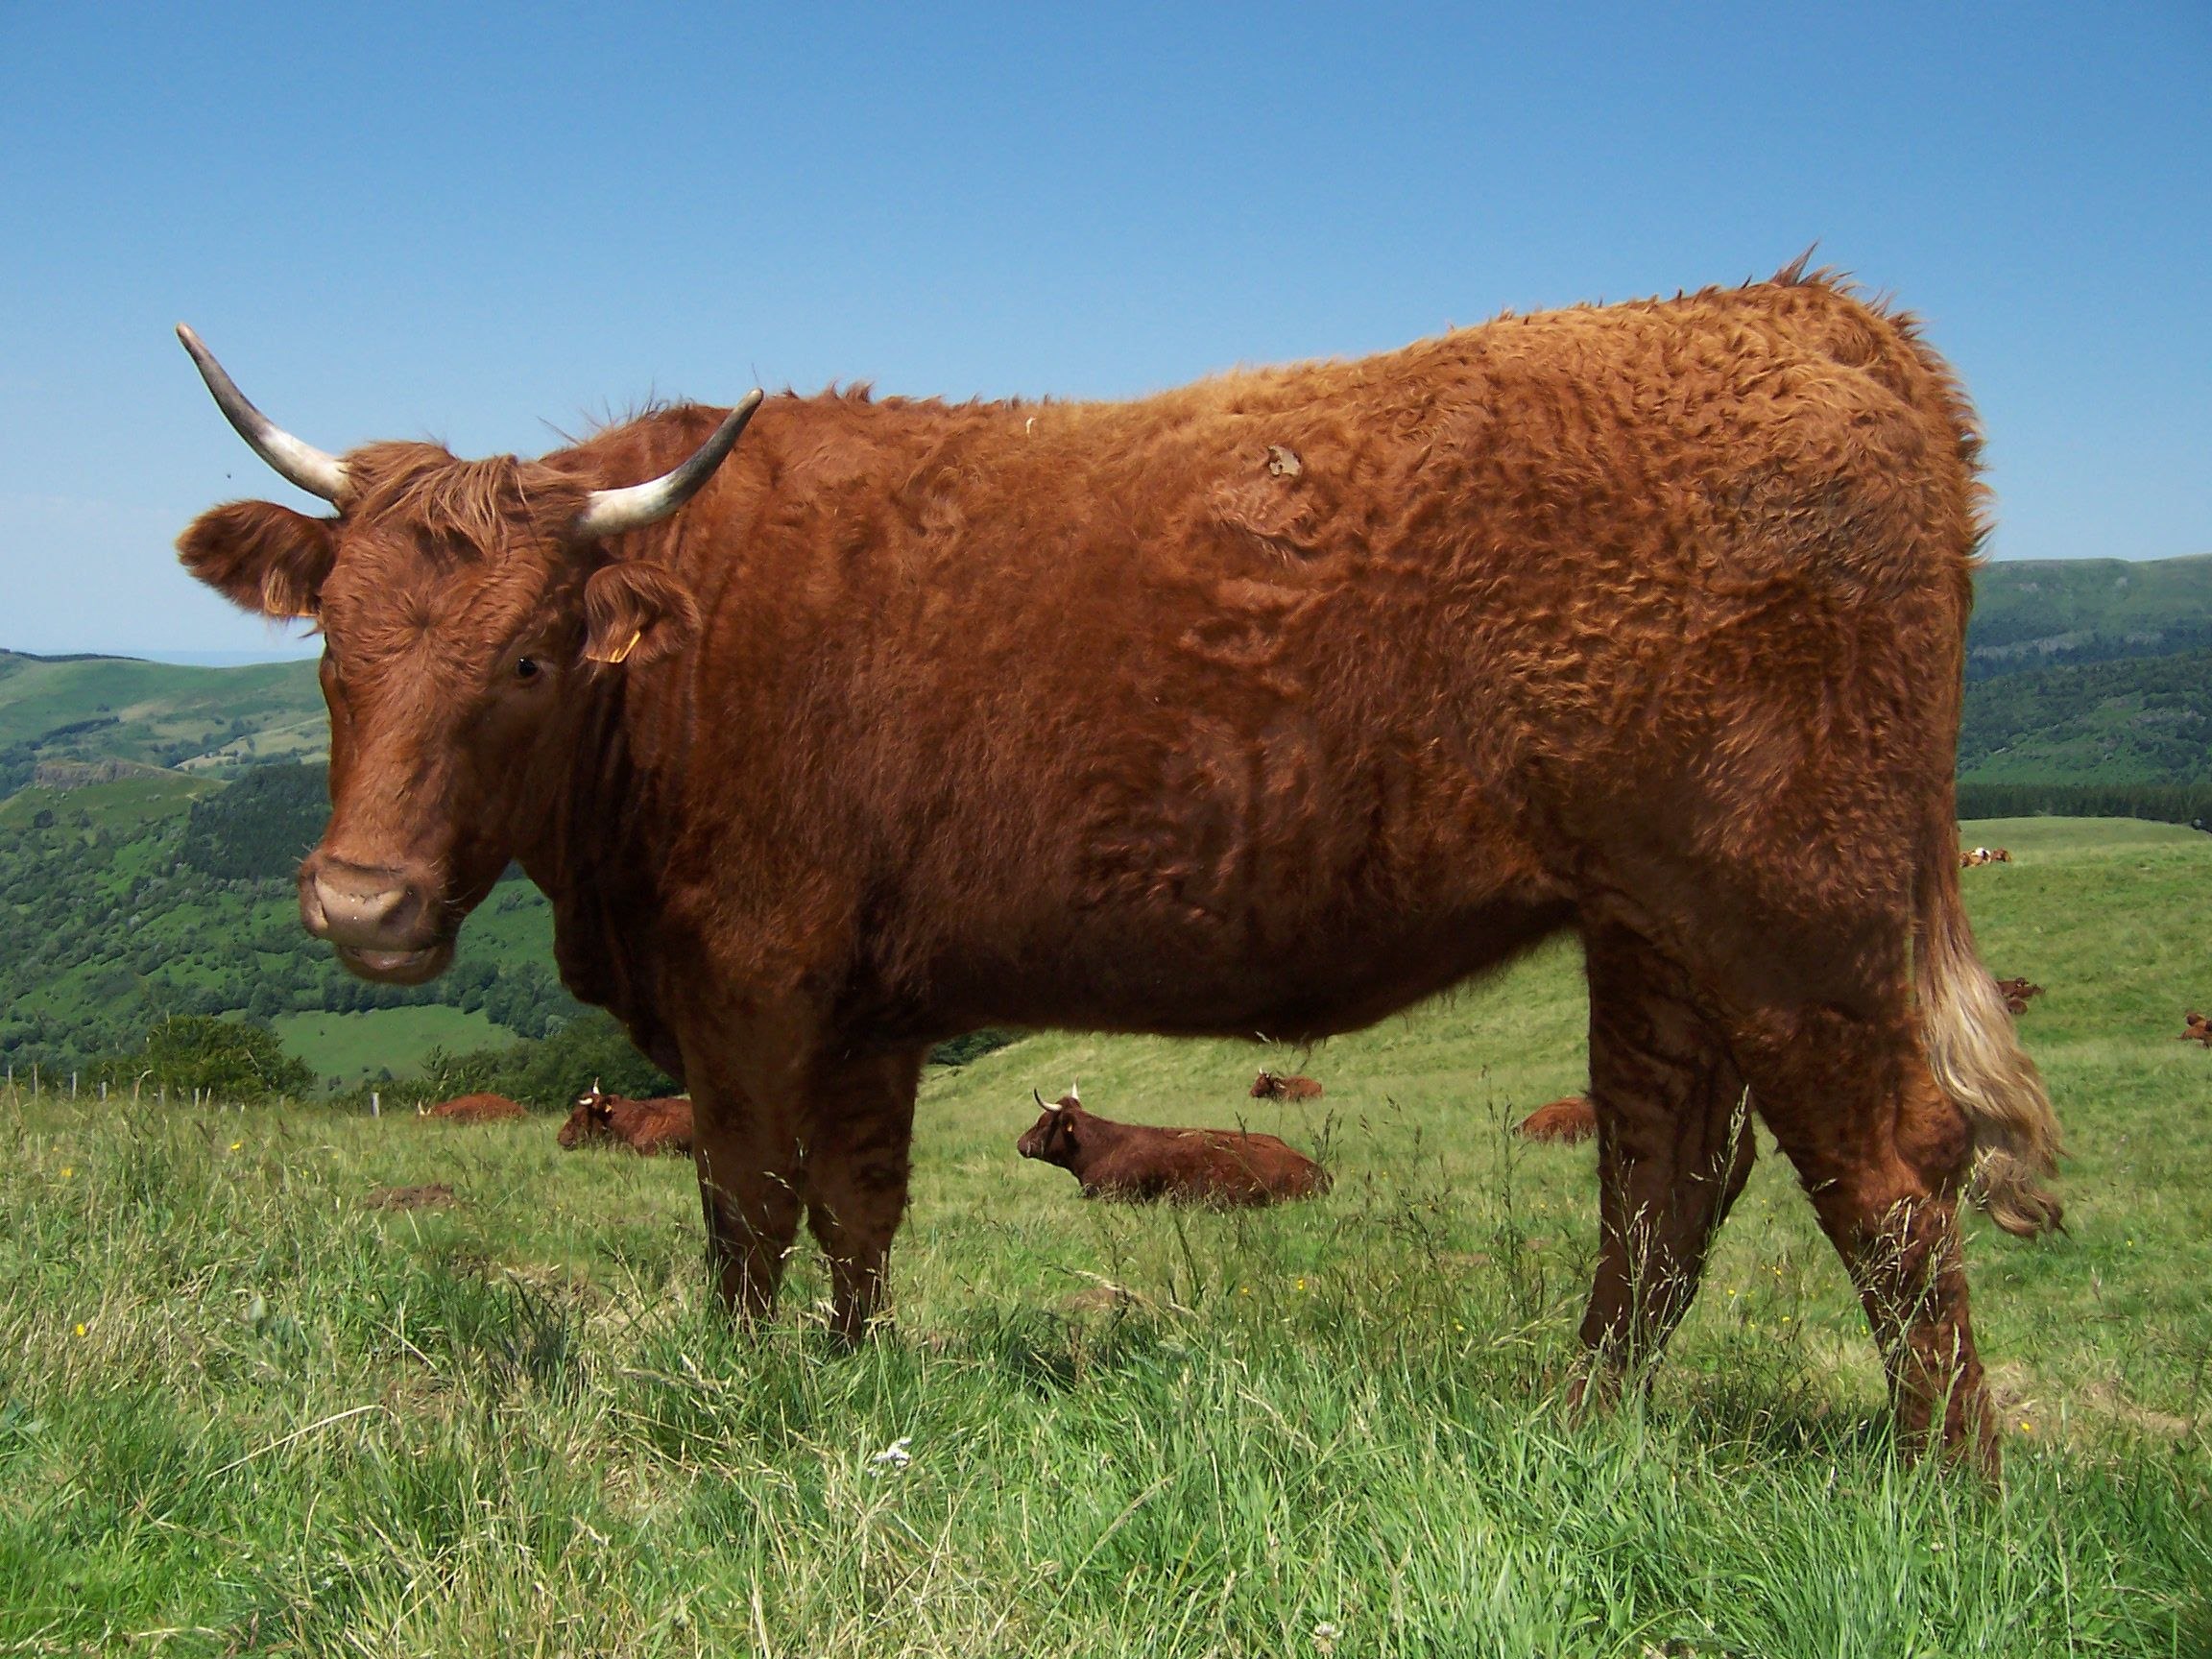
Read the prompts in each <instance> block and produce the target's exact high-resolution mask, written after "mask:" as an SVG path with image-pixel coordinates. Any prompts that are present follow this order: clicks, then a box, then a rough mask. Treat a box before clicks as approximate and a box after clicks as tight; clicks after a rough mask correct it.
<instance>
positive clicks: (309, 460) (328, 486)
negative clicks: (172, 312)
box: [177, 323, 346, 501]
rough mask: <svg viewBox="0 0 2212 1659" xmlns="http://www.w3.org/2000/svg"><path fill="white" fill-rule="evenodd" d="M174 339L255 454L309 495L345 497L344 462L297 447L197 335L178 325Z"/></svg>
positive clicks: (331, 498)
mask: <svg viewBox="0 0 2212 1659" xmlns="http://www.w3.org/2000/svg"><path fill="white" fill-rule="evenodd" d="M177 338H178V339H180V340H181V341H183V342H184V349H185V350H187V351H189V352H191V353H192V361H193V362H194V363H196V364H198V365H199V368H200V378H201V379H203V380H204V381H206V382H207V390H208V391H210V392H212V393H214V394H215V406H216V407H217V408H218V409H220V410H222V411H223V417H224V419H225V420H227V421H229V422H230V424H231V425H232V426H234V427H236V428H237V430H238V436H239V437H241V438H243V439H245V440H246V442H247V443H248V444H250V445H252V446H253V453H254V454H256V455H258V456H260V457H261V459H262V460H264V461H266V462H268V463H269V465H270V466H272V467H274V468H275V469H276V471H277V472H278V474H279V475H281V476H282V477H283V478H285V479H286V480H288V481H289V482H291V483H294V484H297V485H299V486H300V488H301V489H302V490H304V491H306V492H307V493H308V494H310V495H320V496H322V497H323V499H324V500H325V501H335V500H337V499H338V497H339V496H341V495H343V494H344V493H346V464H345V463H344V462H342V461H340V460H339V459H338V458H337V457H336V456H334V455H325V454H324V453H323V451H322V450H320V449H318V448H316V447H315V445H312V444H302V443H301V442H300V440H299V439H297V438H295V437H293V436H292V434H291V433H289V432H287V431H285V430H284V428H283V427H281V426H279V425H277V424H276V421H272V420H270V419H269V417H268V416H266V415H264V414H262V413H261V411H260V410H258V409H256V408H254V407H253V405H252V404H251V403H249V402H248V401H247V400H246V394H245V393H243V392H241V391H239V390H238V383H237V382H236V381H234V380H232V379H231V378H230V376H229V375H228V374H226V373H224V372H223V365H222V364H220V363H218V362H216V361H215V353H214V352H212V351H210V350H208V349H207V348H206V347H204V346H203V345H202V344H201V343H200V336H199V335H197V334H195V333H193V332H192V330H191V329H189V328H187V327H186V326H185V325H183V324H181V323H180V324H178V325H177Z"/></svg>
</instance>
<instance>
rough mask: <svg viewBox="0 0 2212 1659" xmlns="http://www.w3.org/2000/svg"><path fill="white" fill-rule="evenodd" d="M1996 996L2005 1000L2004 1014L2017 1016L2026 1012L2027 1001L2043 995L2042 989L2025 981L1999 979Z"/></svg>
mask: <svg viewBox="0 0 2212 1659" xmlns="http://www.w3.org/2000/svg"><path fill="white" fill-rule="evenodd" d="M1997 995H1998V996H2000V997H2002V998H2005V1008H2006V1012H2008V1013H2009V1014H2012V1015H2015V1016H2018V1015H2021V1014H2025V1013H2027V1012H2028V999H2029V998H2032V997H2040V996H2042V995H2043V987H2042V986H2040V985H2031V984H2030V983H2029V982H2028V981H2027V980H2025V979H2017V978H2015V979H2000V980H1998V981H1997Z"/></svg>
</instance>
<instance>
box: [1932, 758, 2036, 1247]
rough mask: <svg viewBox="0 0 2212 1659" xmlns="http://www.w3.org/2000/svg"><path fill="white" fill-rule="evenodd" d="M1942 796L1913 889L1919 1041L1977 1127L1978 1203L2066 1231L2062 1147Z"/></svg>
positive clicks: (1996, 1216) (2015, 1228)
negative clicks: (1975, 924) (1979, 930)
mask: <svg viewBox="0 0 2212 1659" xmlns="http://www.w3.org/2000/svg"><path fill="white" fill-rule="evenodd" d="M1943 796H1944V798H1943V801H1942V804H1941V810H1940V813H1939V820H1940V822H1939V823H1938V824H1937V825H1936V827H1934V829H1933V830H1932V832H1930V833H1926V834H1924V835H1923V837H1922V844H1921V848H1920V853H1921V857H1920V871H1919V877H1918V881H1917V891H1916V893H1915V899H1916V901H1917V902H1916V911H1917V914H1916V916H1915V928H1914V938H1913V951H1912V956H1913V976H1914V979H1915V981H1916V983H1917V986H1918V990H1919V996H1920V1022H1921V1025H1920V1033H1921V1041H1922V1043H1923V1044H1924V1045H1925V1046H1926V1047H1927V1050H1928V1064H1929V1067H1930V1069H1931V1070H1934V1072H1935V1073H1936V1085H1937V1087H1939V1088H1940V1089H1942V1091H1943V1092H1944V1093H1945V1094H1948V1095H1950V1096H1951V1098H1952V1100H1954V1101H1955V1102H1956V1103H1957V1104H1958V1106H1959V1108H1960V1111H1962V1112H1964V1113H1965V1114H1966V1120H1967V1122H1968V1124H1969V1125H1970V1126H1971V1127H1972V1130H1973V1134H1974V1170H1973V1176H1972V1181H1971V1188H1970V1190H1971V1191H1972V1194H1973V1197H1974V1201H1975V1202H1976V1203H1977V1204H1980V1205H1981V1206H1982V1208H1983V1209H1984V1210H1985V1211H1987V1212H1988V1213H1989V1218H1990V1219H1991V1220H1992V1221H1994V1222H1996V1223H1997V1225H1998V1226H2000V1227H2002V1228H2004V1229H2005V1231H2006V1232H2008V1233H2017V1234H2019V1235H2020V1236H2022V1237H2023V1238H2027V1237H2032V1236H2033V1235H2034V1234H2037V1233H2047V1232H2051V1231H2053V1230H2055V1229H2056V1228H2058V1227H2059V1225H2060V1215H2061V1214H2062V1211H2061V1206H2060V1204H2059V1202H2058V1198H2057V1195H2056V1193H2054V1192H2053V1191H2051V1190H2050V1189H2049V1188H2048V1187H2046V1186H2045V1185H2044V1182H2045V1180H2046V1179H2047V1178H2048V1177H2050V1176H2052V1175H2055V1174H2056V1173H2057V1168H2058V1156H2059V1153H2060V1152H2061V1151H2063V1150H2064V1148H2063V1147H2061V1146H2060V1144H2059V1131H2058V1118H2057V1115H2056V1113H2054V1112H2053V1111H2052V1109H2051V1096H2050V1094H2048V1093H2047V1092H2046V1091H2045V1089H2044V1087H2043V1079H2042V1076H2041V1075H2040V1074H2039V1073H2038V1072H2037V1071H2036V1070H2035V1062H2034V1061H2032V1060H2031V1059H2029V1058H2028V1054H2027V1051H2026V1050H2025V1049H2023V1048H2022V1047H2021V1046H2020V1038H2019V1035H2018V1033H2017V1032H2016V1030H2015V1029H2014V1027H2013V1023H2012V1016H2011V1014H2010V1013H2009V1012H2008V1010H2007V1008H2006V1006H2005V999H2004V997H2003V996H2002V995H2001V994H2000V993H1999V991H1998V989H1997V982H1996V980H1995V979H1993V978H1991V977H1990V974H1989V971H1988V969H1986V968H1984V966H1983V965H1982V958H1981V955H1980V953H1979V952H1977V951H1976V950H1975V949H1974V930H1973V928H1972V927H1971V926H1969V925H1968V923H1967V920H1966V906H1965V903H1964V902H1963V900H1961V899H1960V893H1959V857H1958V850H1957V842H1958V830H1957V828H1956V825H1955V821H1954V820H1953V818H1952V803H1951V799H1950V791H1948V790H1945V791H1944V792H1943Z"/></svg>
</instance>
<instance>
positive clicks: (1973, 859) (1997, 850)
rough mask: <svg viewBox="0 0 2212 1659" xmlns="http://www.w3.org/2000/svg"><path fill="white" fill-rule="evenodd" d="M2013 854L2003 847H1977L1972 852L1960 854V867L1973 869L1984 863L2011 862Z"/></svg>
mask: <svg viewBox="0 0 2212 1659" xmlns="http://www.w3.org/2000/svg"><path fill="white" fill-rule="evenodd" d="M2011 862H2012V854H2009V853H2008V852H2006V851H2005V849H2004V848H2002V847H1977V848H1975V849H1974V851H1973V852H1971V853H1961V854H1959V868H1960V869H1961V870H1972V869H1974V868H1976V867H1977V866H1979V865H1983V864H2009V863H2011Z"/></svg>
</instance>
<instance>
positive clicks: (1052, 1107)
mask: <svg viewBox="0 0 2212 1659" xmlns="http://www.w3.org/2000/svg"><path fill="white" fill-rule="evenodd" d="M1029 1098H1030V1099H1032V1100H1034V1101H1036V1102H1037V1104H1038V1105H1040V1106H1042V1107H1044V1108H1045V1110H1046V1111H1047V1112H1057V1111H1059V1110H1060V1103H1059V1102H1058V1101H1057V1100H1047V1099H1046V1098H1045V1096H1044V1095H1042V1094H1038V1093H1037V1091H1036V1090H1034V1089H1032V1090H1030V1091H1029Z"/></svg>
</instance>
